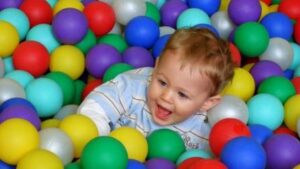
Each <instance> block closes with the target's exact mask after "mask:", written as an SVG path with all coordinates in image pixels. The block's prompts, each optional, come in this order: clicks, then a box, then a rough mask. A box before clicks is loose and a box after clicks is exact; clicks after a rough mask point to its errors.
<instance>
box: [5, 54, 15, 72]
mask: <svg viewBox="0 0 300 169" xmlns="http://www.w3.org/2000/svg"><path fill="white" fill-rule="evenodd" d="M3 63H4V69H5V73H9V72H11V71H13V70H15V68H14V64H13V62H12V57H11V56H9V57H5V58H3Z"/></svg>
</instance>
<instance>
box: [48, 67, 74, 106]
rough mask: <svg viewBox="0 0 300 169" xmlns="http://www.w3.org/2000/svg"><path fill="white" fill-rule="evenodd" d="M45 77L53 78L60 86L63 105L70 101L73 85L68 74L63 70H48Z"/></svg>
mask: <svg viewBox="0 0 300 169" xmlns="http://www.w3.org/2000/svg"><path fill="white" fill-rule="evenodd" d="M45 77H46V78H49V79H51V80H54V81H55V82H56V83H57V84H58V85H59V87H60V88H61V90H62V94H63V105H66V104H70V103H72V101H73V97H74V93H75V86H74V82H73V80H72V79H71V77H70V76H68V75H67V74H65V73H63V72H50V73H48V74H47V75H46V76H45Z"/></svg>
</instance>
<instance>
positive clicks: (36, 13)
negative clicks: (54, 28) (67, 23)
mask: <svg viewBox="0 0 300 169" xmlns="http://www.w3.org/2000/svg"><path fill="white" fill-rule="evenodd" d="M20 9H21V10H22V11H23V12H24V13H25V14H26V16H27V17H28V19H29V24H30V27H33V26H35V25H38V24H43V23H46V24H51V22H52V8H51V6H50V4H49V3H48V2H47V1H35V0H26V1H24V2H23V3H22V4H21V5H20Z"/></svg>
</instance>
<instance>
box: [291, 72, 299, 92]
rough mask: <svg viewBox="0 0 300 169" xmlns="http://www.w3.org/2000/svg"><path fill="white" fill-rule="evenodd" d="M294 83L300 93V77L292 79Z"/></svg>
mask: <svg viewBox="0 0 300 169" xmlns="http://www.w3.org/2000/svg"><path fill="white" fill-rule="evenodd" d="M291 82H292V84H293V85H294V87H295V89H296V93H297V94H300V77H299V76H298V77H294V78H293V79H292V80H291Z"/></svg>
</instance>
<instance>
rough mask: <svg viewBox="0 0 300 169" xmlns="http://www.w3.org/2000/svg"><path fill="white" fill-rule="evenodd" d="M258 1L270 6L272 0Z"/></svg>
mask: <svg viewBox="0 0 300 169" xmlns="http://www.w3.org/2000/svg"><path fill="white" fill-rule="evenodd" d="M260 1H262V2H264V3H266V4H267V5H271V3H272V0H260Z"/></svg>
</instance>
